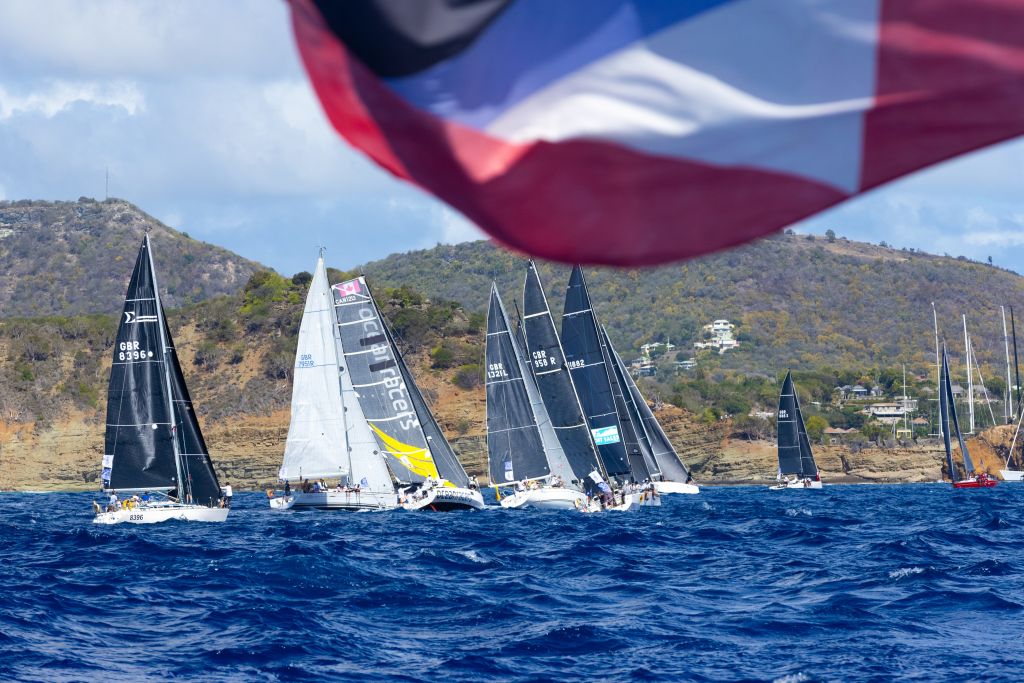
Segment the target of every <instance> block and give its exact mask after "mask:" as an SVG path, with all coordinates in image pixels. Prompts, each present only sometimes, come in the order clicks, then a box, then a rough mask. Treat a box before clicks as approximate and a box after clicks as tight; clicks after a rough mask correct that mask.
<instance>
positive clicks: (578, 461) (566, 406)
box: [523, 261, 629, 481]
mask: <svg viewBox="0 0 1024 683" xmlns="http://www.w3.org/2000/svg"><path fill="white" fill-rule="evenodd" d="M523 332H524V337H525V339H526V350H527V358H528V360H529V361H530V363H531V370H532V372H533V375H534V377H535V378H536V381H537V387H538V389H539V390H540V395H541V397H542V398H543V399H544V405H545V407H546V408H547V411H548V416H549V417H550V418H551V425H552V426H553V427H554V428H555V432H556V433H557V434H558V440H559V442H560V443H561V444H562V450H563V452H564V453H565V457H566V459H567V460H568V461H569V466H570V467H571V468H572V471H573V474H574V475H575V476H574V479H576V480H579V481H583V480H584V478H585V477H587V476H588V475H589V474H590V473H591V472H593V471H595V470H598V469H600V470H601V471H605V470H604V469H603V467H604V466H603V464H602V463H601V461H600V459H599V458H598V455H597V450H596V447H595V445H594V439H593V436H592V435H591V433H590V427H589V426H588V425H587V419H586V418H585V417H584V414H583V409H582V407H581V406H580V401H579V397H578V396H577V394H576V387H575V385H574V384H573V380H572V376H571V375H570V373H569V372H567V371H566V365H565V355H564V353H563V351H562V344H561V342H560V341H559V338H558V333H557V332H556V331H555V323H554V320H552V318H551V310H550V309H549V308H548V300H547V297H546V296H545V295H544V289H543V287H542V286H541V283H540V277H539V276H538V274H537V267H536V265H535V264H534V263H533V261H531V262H530V264H529V267H528V268H527V271H526V283H525V285H524V294H523ZM625 471H626V472H628V471H629V470H628V467H626V468H625ZM620 474H621V473H620Z"/></svg>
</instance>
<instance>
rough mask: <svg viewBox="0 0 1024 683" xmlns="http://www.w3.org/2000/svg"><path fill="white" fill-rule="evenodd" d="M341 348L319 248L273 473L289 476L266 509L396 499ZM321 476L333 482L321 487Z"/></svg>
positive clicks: (380, 504) (385, 505)
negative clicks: (278, 464) (284, 489)
mask: <svg viewBox="0 0 1024 683" xmlns="http://www.w3.org/2000/svg"><path fill="white" fill-rule="evenodd" d="M343 355H344V351H343V349H342V346H341V338H340V334H339V328H338V325H337V322H336V318H335V312H334V295H333V294H332V293H331V286H330V283H329V282H328V279H327V269H326V268H325V266H324V259H323V253H321V254H320V257H319V258H318V259H317V262H316V269H315V270H314V272H313V280H312V282H310V285H309V292H308V294H307V295H306V307H305V309H304V310H303V313H302V323H301V324H300V326H299V337H298V344H297V347H296V351H295V370H294V373H293V381H292V410H291V422H290V424H289V425H288V440H287V441H286V442H285V449H284V461H283V462H282V464H281V470H280V472H279V474H278V477H279V479H281V480H282V481H287V482H289V486H290V491H289V494H287V495H285V496H281V497H275V498H271V499H270V507H271V508H274V509H279V510H285V509H289V508H292V507H295V508H316V509H321V510H352V511H358V510H387V509H393V508H395V507H397V506H398V496H397V495H396V493H395V487H394V484H393V482H392V480H391V473H390V472H389V471H388V467H387V464H386V463H385V460H384V456H383V454H382V453H381V452H380V447H379V446H378V444H377V439H376V437H375V436H374V434H373V432H372V431H371V430H370V426H369V424H368V423H367V422H366V419H365V417H364V416H363V411H362V407H361V406H360V404H359V400H358V398H357V396H356V392H355V389H354V388H353V386H352V378H351V376H350V373H348V372H346V371H345V366H344V364H343V363H342V359H343ZM323 479H330V480H337V482H338V483H337V485H336V486H334V485H331V486H327V487H321V486H320V484H319V483H318V482H319V481H320V480H323ZM310 480H312V481H313V482H314V483H313V484H310V483H309V482H310ZM293 482H294V484H293Z"/></svg>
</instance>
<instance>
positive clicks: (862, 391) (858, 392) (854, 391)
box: [850, 384, 870, 398]
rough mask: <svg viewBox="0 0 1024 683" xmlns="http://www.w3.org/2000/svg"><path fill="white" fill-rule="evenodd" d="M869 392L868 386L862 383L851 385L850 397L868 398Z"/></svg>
mask: <svg viewBox="0 0 1024 683" xmlns="http://www.w3.org/2000/svg"><path fill="white" fill-rule="evenodd" d="M869 393H870V392H869V391H868V389H867V387H864V386H862V385H860V384H854V385H853V386H852V387H850V398H867V397H868V394H869Z"/></svg>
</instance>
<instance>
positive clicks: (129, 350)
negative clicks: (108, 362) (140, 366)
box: [117, 341, 156, 361]
mask: <svg viewBox="0 0 1024 683" xmlns="http://www.w3.org/2000/svg"><path fill="white" fill-rule="evenodd" d="M117 349H118V350H117V359H118V360H120V361H129V360H146V359H147V358H152V357H153V356H155V355H156V354H155V353H153V352H152V351H147V350H146V349H140V348H139V342H137V341H126V342H121V343H120V344H118V345H117Z"/></svg>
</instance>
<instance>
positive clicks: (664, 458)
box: [601, 326, 700, 494]
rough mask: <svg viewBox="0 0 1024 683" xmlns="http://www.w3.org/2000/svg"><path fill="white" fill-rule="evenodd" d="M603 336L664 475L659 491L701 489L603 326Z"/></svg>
mask: <svg viewBox="0 0 1024 683" xmlns="http://www.w3.org/2000/svg"><path fill="white" fill-rule="evenodd" d="M601 338H602V339H603V340H604V344H605V347H607V349H608V352H609V355H610V356H611V358H612V359H613V360H614V361H615V376H616V378H617V379H618V381H619V382H620V383H621V384H622V385H623V386H624V387H625V388H626V389H627V391H628V397H627V405H628V406H629V409H630V414H631V415H632V416H633V421H634V423H635V424H636V425H637V428H638V431H639V432H640V434H641V439H642V440H643V441H644V442H645V443H646V445H647V449H648V451H649V452H650V454H651V457H652V458H653V459H654V462H655V463H656V467H657V469H658V471H659V472H660V476H659V478H658V479H657V480H655V482H654V487H655V489H656V490H657V491H658V493H690V494H693V493H700V488H699V487H698V486H697V485H696V484H694V483H693V477H691V476H690V470H689V468H688V467H687V466H686V465H685V464H683V461H682V460H680V458H679V454H678V453H676V449H675V448H674V447H673V446H672V442H671V441H669V438H668V435H666V434H665V430H664V429H662V427H661V423H660V422H658V418H656V417H655V416H654V412H653V411H652V410H651V407H650V406H649V405H647V400H646V399H645V398H644V397H643V394H641V393H640V389H639V387H637V385H636V382H634V381H633V376H632V375H630V374H629V369H628V368H626V364H625V363H623V362H622V358H621V357H620V356H619V354H618V353H617V352H616V351H615V347H614V346H612V342H611V339H610V338H609V337H608V331H607V330H606V329H605V328H604V327H603V326H602V328H601Z"/></svg>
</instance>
